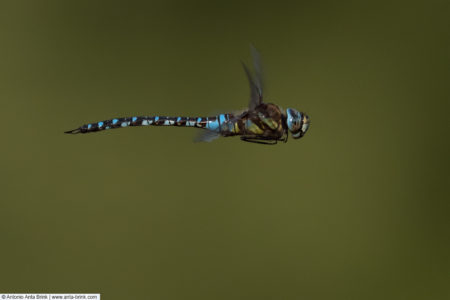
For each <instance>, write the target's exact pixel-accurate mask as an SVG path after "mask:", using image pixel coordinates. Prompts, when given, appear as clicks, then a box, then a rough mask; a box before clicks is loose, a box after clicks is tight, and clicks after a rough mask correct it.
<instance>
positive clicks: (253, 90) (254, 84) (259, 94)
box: [242, 45, 263, 110]
mask: <svg viewBox="0 0 450 300" xmlns="http://www.w3.org/2000/svg"><path fill="white" fill-rule="evenodd" d="M251 51H252V57H253V70H254V72H255V75H254V76H253V75H252V73H251V72H250V70H249V68H248V67H247V66H246V65H245V64H244V63H242V66H243V67H244V71H245V74H246V75H247V79H248V83H249V85H250V103H249V105H248V106H249V109H250V110H253V109H255V108H256V107H257V106H258V105H259V104H261V103H262V102H263V75H262V74H263V71H262V66H261V56H260V55H259V53H258V51H257V50H256V49H255V47H253V45H252V46H251Z"/></svg>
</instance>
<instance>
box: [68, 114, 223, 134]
mask: <svg viewBox="0 0 450 300" xmlns="http://www.w3.org/2000/svg"><path fill="white" fill-rule="evenodd" d="M228 119H229V115H228V114H221V115H219V116H215V117H207V118H203V117H195V118H191V117H163V116H155V117H147V116H145V117H143V116H141V117H126V118H115V119H111V120H105V121H100V122H96V123H89V124H85V125H83V126H81V127H79V128H77V129H73V130H69V131H66V132H65V133H72V134H76V133H88V132H95V131H101V130H106V129H114V128H122V127H128V126H149V125H152V126H182V127H198V128H204V129H208V130H211V131H215V132H218V133H219V132H221V128H224V127H223V124H224V122H225V120H228ZM221 123H222V126H221Z"/></svg>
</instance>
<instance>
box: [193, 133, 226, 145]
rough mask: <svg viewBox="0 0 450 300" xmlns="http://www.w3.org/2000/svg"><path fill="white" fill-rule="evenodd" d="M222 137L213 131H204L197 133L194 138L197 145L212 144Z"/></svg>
mask: <svg viewBox="0 0 450 300" xmlns="http://www.w3.org/2000/svg"><path fill="white" fill-rule="evenodd" d="M220 136H221V135H220V133H218V132H215V131H212V130H202V131H199V133H197V135H196V136H195V138H194V142H195V143H199V142H212V141H213V140H215V139H217V138H219V137H220Z"/></svg>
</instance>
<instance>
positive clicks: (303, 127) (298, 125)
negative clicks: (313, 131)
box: [286, 108, 309, 139]
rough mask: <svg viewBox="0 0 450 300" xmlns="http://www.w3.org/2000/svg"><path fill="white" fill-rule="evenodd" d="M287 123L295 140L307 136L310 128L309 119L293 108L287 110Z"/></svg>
mask: <svg viewBox="0 0 450 300" xmlns="http://www.w3.org/2000/svg"><path fill="white" fill-rule="evenodd" d="M286 123H287V127H288V129H289V131H290V132H291V134H292V137H293V138H294V139H299V138H301V137H302V136H304V135H305V133H306V131H307V130H308V128H309V117H308V116H307V115H306V114H305V113H302V112H299V111H297V110H295V109H293V108H288V109H286Z"/></svg>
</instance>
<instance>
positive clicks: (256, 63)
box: [250, 45, 264, 101]
mask: <svg viewBox="0 0 450 300" xmlns="http://www.w3.org/2000/svg"><path fill="white" fill-rule="evenodd" d="M250 48H251V52H252V58H253V70H254V71H255V84H256V86H257V87H258V91H259V95H260V96H261V101H262V96H263V89H264V70H263V67H262V62H261V55H260V54H259V52H258V50H256V48H255V46H253V45H250Z"/></svg>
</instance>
